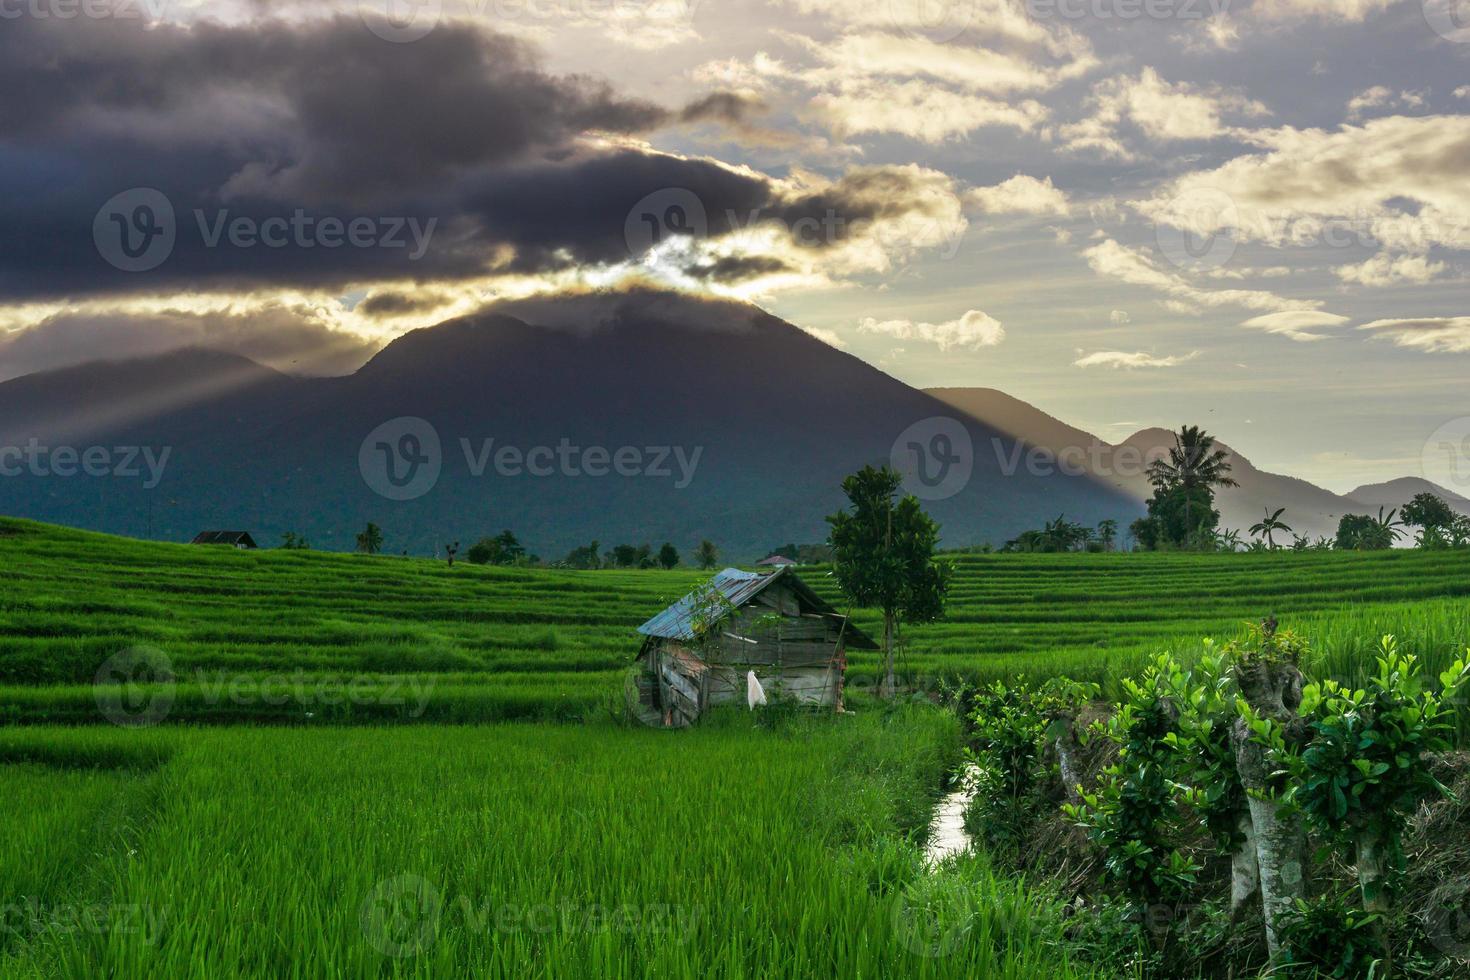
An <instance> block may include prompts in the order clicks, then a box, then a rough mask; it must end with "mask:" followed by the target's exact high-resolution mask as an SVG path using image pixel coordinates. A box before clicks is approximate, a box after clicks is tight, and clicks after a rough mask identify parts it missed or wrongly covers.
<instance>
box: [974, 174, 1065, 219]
mask: <svg viewBox="0 0 1470 980" xmlns="http://www.w3.org/2000/svg"><path fill="white" fill-rule="evenodd" d="M965 201H966V202H967V203H969V204H972V205H974V206H975V207H977V208H979V209H980V210H981V211H984V212H986V213H987V214H1054V215H1059V216H1062V217H1065V216H1066V214H1067V213H1068V212H1069V211H1070V210H1071V207H1070V205H1069V203H1068V201H1067V195H1066V194H1065V193H1063V192H1062V191H1060V190H1057V188H1056V187H1054V186H1053V185H1052V182H1051V178H1050V177H1044V178H1042V179H1041V180H1037V179H1036V178H1035V177H1031V176H1028V175H1026V174H1016V176H1014V177H1012V178H1011V179H1009V180H1004V181H1001V182H1000V183H999V184H994V185H991V186H989V187H976V188H973V189H972V190H970V191H968V192H967V193H966V194H965Z"/></svg>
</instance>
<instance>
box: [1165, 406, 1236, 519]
mask: <svg viewBox="0 0 1470 980" xmlns="http://www.w3.org/2000/svg"><path fill="white" fill-rule="evenodd" d="M1229 460H1230V456H1229V454H1228V453H1226V452H1225V451H1224V450H1223V449H1216V448H1215V437H1214V436H1212V435H1210V434H1208V433H1207V432H1205V430H1203V429H1201V428H1200V427H1199V426H1197V425H1186V426H1183V427H1182V428H1180V430H1179V431H1178V432H1176V433H1174V448H1173V449H1170V450H1169V458H1168V459H1167V460H1163V459H1156V460H1154V461H1153V462H1152V463H1150V464H1149V466H1148V479H1149V482H1150V483H1152V484H1153V485H1154V488H1155V489H1156V490H1159V491H1161V492H1162V491H1164V490H1169V489H1176V488H1177V489H1179V490H1182V491H1183V492H1184V526H1185V527H1186V528H1188V529H1189V532H1188V533H1190V534H1193V533H1194V520H1193V506H1194V491H1197V490H1205V491H1207V492H1209V493H1210V494H1211V495H1213V494H1214V491H1215V488H1216V487H1222V488H1223V487H1238V486H1240V484H1239V483H1236V482H1235V480H1234V479H1232V478H1231V477H1230V475H1229V474H1230V462H1229Z"/></svg>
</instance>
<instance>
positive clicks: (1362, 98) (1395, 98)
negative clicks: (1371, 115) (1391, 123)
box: [1347, 85, 1424, 119]
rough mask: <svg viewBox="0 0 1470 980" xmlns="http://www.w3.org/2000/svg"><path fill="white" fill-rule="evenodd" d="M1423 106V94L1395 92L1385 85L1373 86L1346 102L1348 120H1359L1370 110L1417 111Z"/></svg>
mask: <svg viewBox="0 0 1470 980" xmlns="http://www.w3.org/2000/svg"><path fill="white" fill-rule="evenodd" d="M1423 105H1424V94H1423V93H1422V92H1411V91H1408V90H1405V91H1402V92H1395V91H1394V90H1393V89H1391V88H1389V87H1388V86H1386V85H1375V86H1373V87H1372V88H1369V89H1364V90H1363V91H1361V92H1359V93H1358V94H1357V95H1355V96H1353V97H1352V98H1351V99H1349V100H1348V104H1347V109H1348V118H1349V119H1358V118H1361V117H1362V116H1364V115H1366V114H1367V112H1368V110H1370V109H1386V108H1390V107H1394V108H1402V109H1418V108H1420V107H1422V106H1423Z"/></svg>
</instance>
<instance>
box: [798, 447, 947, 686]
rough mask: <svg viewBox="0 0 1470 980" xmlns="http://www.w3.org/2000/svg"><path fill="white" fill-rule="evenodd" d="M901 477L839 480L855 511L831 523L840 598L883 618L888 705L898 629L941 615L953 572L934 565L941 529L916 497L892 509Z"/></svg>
mask: <svg viewBox="0 0 1470 980" xmlns="http://www.w3.org/2000/svg"><path fill="white" fill-rule="evenodd" d="M900 483H901V478H900V477H899V475H898V474H897V473H895V472H894V471H893V470H891V469H889V468H887V467H884V468H883V469H875V468H873V467H872V466H865V467H864V468H863V469H862V470H861V471H860V472H858V473H854V474H853V475H852V476H849V477H848V478H847V479H846V480H843V481H842V490H843V492H844V493H845V494H847V499H848V500H849V501H850V502H851V504H852V510H851V512H848V511H846V510H842V511H838V512H837V513H836V514H833V515H832V516H830V517H828V518H827V523H829V524H830V525H832V533H831V536H830V539H829V540H830V542H831V545H832V552H833V570H834V572H835V574H836V576H837V582H838V584H839V585H841V586H842V591H843V592H844V593H845V594H846V595H847V597H848V599H850V600H851V601H852V602H853V603H855V604H857V605H859V606H872V607H875V608H877V609H881V610H882V611H883V664H884V667H883V685H882V687H881V688H879V694H880V695H881V696H882V697H885V698H891V697H892V696H893V694H894V689H895V683H894V676H893V633H894V627H895V626H896V625H897V624H898V623H900V622H904V623H928V622H933V621H934V620H936V619H939V618H940V617H941V616H943V615H944V600H945V596H946V594H947V593H948V591H949V579H950V572H951V569H950V567H949V566H948V565H944V564H941V563H939V562H937V561H935V560H934V549H935V547H936V545H937V544H938V543H939V525H938V524H936V523H935V522H934V520H933V519H932V518H930V517H929V515H928V514H926V513H924V510H923V508H922V507H920V506H919V502H918V500H916V499H915V498H914V497H913V496H905V497H903V498H902V499H899V500H897V501H896V502H895V500H894V498H895V496H896V495H897V493H898V489H899V486H900Z"/></svg>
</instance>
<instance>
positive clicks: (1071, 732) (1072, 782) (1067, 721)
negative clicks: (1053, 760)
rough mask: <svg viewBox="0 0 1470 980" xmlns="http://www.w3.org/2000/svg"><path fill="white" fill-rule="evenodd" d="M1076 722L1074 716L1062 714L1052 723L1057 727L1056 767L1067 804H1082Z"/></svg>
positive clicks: (1079, 749) (1079, 747)
mask: <svg viewBox="0 0 1470 980" xmlns="http://www.w3.org/2000/svg"><path fill="white" fill-rule="evenodd" d="M1076 721H1077V718H1076V716H1075V715H1072V714H1062V715H1059V716H1057V718H1056V719H1055V721H1054V722H1053V723H1054V724H1056V725H1057V726H1058V731H1057V736H1056V745H1057V765H1058V767H1059V768H1060V769H1061V770H1062V789H1063V790H1064V791H1065V792H1066V795H1067V802H1068V803H1081V802H1082V790H1081V786H1082V762H1081V760H1080V759H1079V758H1078V754H1079V753H1080V752H1081V751H1082V745H1081V743H1079V742H1078V741H1077V728H1076Z"/></svg>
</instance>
